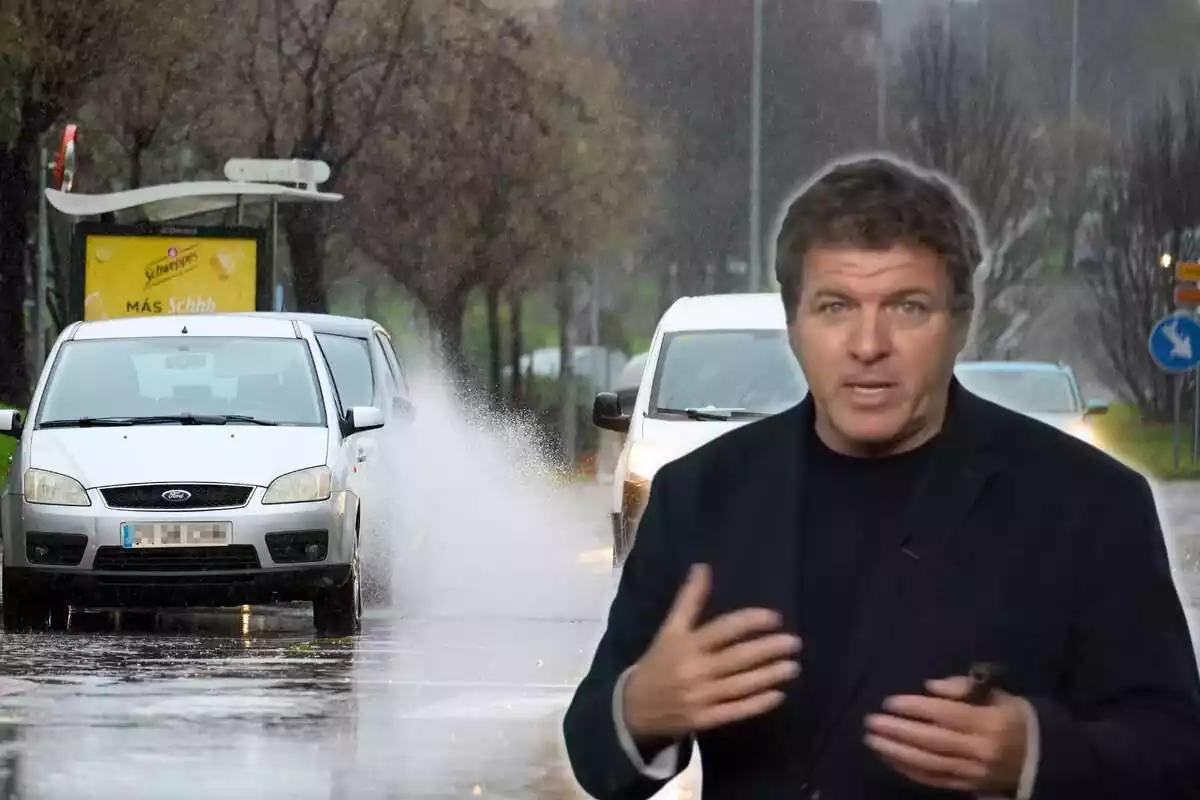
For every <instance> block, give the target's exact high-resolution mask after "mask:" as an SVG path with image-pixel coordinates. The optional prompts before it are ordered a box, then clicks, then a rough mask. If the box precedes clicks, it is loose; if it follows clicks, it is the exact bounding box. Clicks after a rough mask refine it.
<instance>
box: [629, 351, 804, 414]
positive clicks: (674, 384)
mask: <svg viewBox="0 0 1200 800" xmlns="http://www.w3.org/2000/svg"><path fill="white" fill-rule="evenodd" d="M658 364H659V366H658V371H657V374H656V375H655V380H654V387H653V390H652V392H651V396H650V409H651V413H652V414H659V413H662V412H664V411H666V412H668V413H669V412H670V411H672V410H673V411H680V410H685V409H705V408H716V409H732V410H738V411H745V412H748V413H752V414H774V413H777V412H779V411H782V410H784V409H786V408H788V407H790V406H793V405H795V404H796V403H798V402H800V401H801V400H802V399H804V395H805V393H806V392H807V391H808V382H807V381H805V379H804V373H803V372H802V371H801V370H800V364H799V363H798V362H797V361H796V357H795V355H794V354H793V353H792V349H791V346H790V345H789V343H788V338H787V332H786V331H783V330H722V331H688V332H681V333H671V334H667V335H666V336H665V337H664V338H663V346H662V354H661V355H660V356H659V360H658Z"/></svg>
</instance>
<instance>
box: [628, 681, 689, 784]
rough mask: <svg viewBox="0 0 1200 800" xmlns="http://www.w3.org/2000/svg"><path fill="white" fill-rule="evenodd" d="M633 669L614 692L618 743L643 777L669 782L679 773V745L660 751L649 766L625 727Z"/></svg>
mask: <svg viewBox="0 0 1200 800" xmlns="http://www.w3.org/2000/svg"><path fill="white" fill-rule="evenodd" d="M632 669H633V667H630V668H629V669H627V670H625V671H624V672H622V673H621V677H619V678H617V688H616V689H614V690H613V701H612V714H613V724H615V725H616V726H617V741H619V742H620V743H621V750H623V751H624V752H625V755H626V757H627V758H628V759H629V760H630V762H631V763H632V764H633V766H634V767H636V768H637V771H638V772H640V773H641V774H642V777H645V778H649V779H651V780H655V781H669V780H670V779H671V778H674V777H675V775H676V773H678V772H679V745H677V744H676V745H671V746H670V747H668V748H667V749H665V750H662V751H660V752H659V753H658V754H657V755H655V756H654V758H653V759H651V761H650V763H649V764H647V763H646V761H645V759H643V758H642V754H641V753H640V752H639V751H638V747H637V744H636V743H634V741H633V735H632V734H631V733H630V732H629V728H628V726H626V725H625V683H626V681H628V680H629V673H630V671H631V670H632Z"/></svg>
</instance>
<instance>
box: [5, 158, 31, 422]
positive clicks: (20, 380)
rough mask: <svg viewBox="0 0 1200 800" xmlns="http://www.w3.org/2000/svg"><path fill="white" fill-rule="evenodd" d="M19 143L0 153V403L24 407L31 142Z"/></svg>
mask: <svg viewBox="0 0 1200 800" xmlns="http://www.w3.org/2000/svg"><path fill="white" fill-rule="evenodd" d="M25 138H26V137H21V138H18V140H17V141H16V143H14V144H13V145H12V146H10V147H9V148H8V149H3V150H0V341H2V342H4V350H5V352H6V353H8V358H7V359H6V363H0V401H3V402H6V403H11V404H12V405H15V406H20V407H22V408H23V407H24V406H25V404H26V402H27V401H28V399H29V388H30V387H29V365H28V363H27V362H26V359H25V293H26V285H25V257H26V253H27V252H28V248H29V212H30V208H29V206H30V198H32V197H33V196H34V195H35V192H33V191H31V190H30V189H31V185H32V182H33V171H32V164H31V160H32V154H33V150H34V141H33V140H30V141H26V140H25Z"/></svg>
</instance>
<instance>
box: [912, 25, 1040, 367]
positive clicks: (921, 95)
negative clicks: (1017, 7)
mask: <svg viewBox="0 0 1200 800" xmlns="http://www.w3.org/2000/svg"><path fill="white" fill-rule="evenodd" d="M999 55H1000V54H995V53H993V54H990V56H989V61H988V62H987V63H986V64H985V63H984V62H983V61H982V59H981V58H980V57H979V56H978V54H976V53H975V52H973V51H971V50H968V49H967V48H964V47H961V46H959V44H958V43H957V41H956V40H955V39H954V38H952V37H947V36H945V35H944V32H943V28H942V23H941V21H940V20H939V19H936V18H935V19H930V20H929V21H928V22H926V23H925V24H924V25H922V26H921V27H920V28H918V29H917V30H916V32H915V33H914V34H913V38H912V42H911V44H910V46H909V48H908V50H907V51H906V52H905V53H904V54H903V56H902V59H901V65H900V73H899V80H898V81H897V86H896V93H895V94H896V108H897V116H898V120H899V126H898V130H897V131H896V134H895V136H894V139H893V141H896V142H898V143H899V147H900V149H901V150H902V152H904V153H905V154H906V155H908V156H909V157H911V158H913V159H914V160H915V161H917V162H919V163H921V164H924V165H927V166H930V167H933V168H935V169H938V170H940V171H942V172H944V173H946V174H948V175H950V176H951V177H953V178H954V179H955V180H957V181H958V182H959V183H960V184H961V185H962V186H963V187H964V189H965V190H966V191H967V193H968V194H969V196H970V199H971V200H972V201H973V203H974V205H975V207H976V210H977V211H978V212H979V217H980V222H981V224H982V226H983V231H984V233H985V235H986V238H987V240H988V244H989V247H988V254H987V256H986V258H985V260H984V263H983V264H982V265H980V268H979V270H978V271H977V273H976V278H975V292H976V306H975V308H976V313H975V315H974V317H973V319H972V329H971V335H970V337H969V342H968V345H967V348H968V351H967V355H968V356H972V357H985V356H996V357H1001V356H1003V355H1004V354H1005V353H1006V352H1008V351H1010V350H1011V349H1012V347H1013V344H1014V342H1015V341H1016V340H1017V337H1018V334H1019V327H1020V325H1021V324H1023V322H1024V321H1025V320H1027V319H1028V312H1029V304H1030V303H1031V301H1032V298H1031V297H1030V296H1028V295H1025V294H1023V293H1022V292H1021V289H1022V285H1023V284H1024V282H1026V281H1027V280H1028V279H1029V278H1031V277H1033V276H1034V275H1036V274H1037V272H1038V270H1039V268H1040V267H1041V250H1042V241H1043V233H1044V229H1045V226H1046V224H1047V221H1048V217H1049V209H1048V205H1047V204H1046V203H1045V202H1044V201H1043V199H1042V198H1043V191H1042V187H1040V186H1039V170H1040V168H1041V158H1040V151H1039V146H1038V142H1037V138H1036V136H1035V131H1034V128H1033V126H1032V125H1031V124H1030V120H1029V118H1028V117H1027V116H1026V114H1025V112H1024V110H1023V109H1022V108H1021V106H1020V105H1019V103H1018V102H1017V100H1016V98H1015V97H1014V94H1013V91H1012V89H1011V86H1010V82H1009V71H1008V69H1007V68H1006V65H1005V63H1004V62H1003V60H1002V59H1001V58H1000V57H999Z"/></svg>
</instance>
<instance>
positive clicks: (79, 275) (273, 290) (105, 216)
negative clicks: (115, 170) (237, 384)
mask: <svg viewBox="0 0 1200 800" xmlns="http://www.w3.org/2000/svg"><path fill="white" fill-rule="evenodd" d="M64 149H65V147H64ZM72 150H73V145H72ZM63 161H64V159H63V151H62V150H60V153H59V159H58V161H57V162H56V164H57V166H56V165H49V166H51V167H52V168H53V169H54V173H53V174H54V183H55V186H56V187H57V188H52V187H44V189H43V197H44V199H45V201H46V202H47V203H48V204H49V206H50V207H52V208H54V209H55V210H56V211H57V212H59V213H60V214H61V215H63V216H65V217H66V219H67V222H68V232H67V244H66V247H65V248H64V256H65V258H66V260H67V263H66V265H65V266H66V270H65V271H61V272H60V273H59V274H60V275H65V277H66V279H67V285H66V286H65V287H63V293H62V296H63V301H64V302H63V308H62V309H61V312H62V313H61V317H62V322H63V324H69V323H71V322H74V321H77V320H95V319H110V318H116V317H128V316H144V315H152V314H173V313H174V314H179V313H210V312H244V311H270V310H281V309H282V307H283V285H282V282H281V277H280V273H279V256H278V254H279V207H280V205H282V204H288V203H322V204H332V203H337V202H339V201H341V200H342V195H340V194H334V193H330V192H322V191H320V190H319V189H318V186H319V184H321V183H323V182H324V181H326V180H328V178H329V174H330V170H329V166H328V165H327V164H325V163H324V162H320V161H301V160H273V159H232V160H230V161H229V162H227V163H226V164H225V170H224V172H225V178H226V180H223V181H222V180H209V181H190V182H182V183H171V184H163V185H158V186H147V187H143V188H139V189H131V190H127V191H120V192H111V193H105V194H79V193H74V192H72V191H71V184H72V183H73V170H71V169H63V168H62V167H61V165H62V164H63ZM262 206H266V210H267V213H266V215H265V219H266V224H265V225H261V224H260V225H257V226H256V225H250V224H247V222H246V220H247V218H248V217H249V216H252V215H251V213H250V212H251V210H252V209H255V208H256V207H262ZM219 212H226V213H225V214H221V213H219ZM230 216H232V224H220V225H212V224H196V223H195V220H196V219H197V218H201V219H203V218H208V219H211V218H213V217H224V218H225V219H228V218H229V217H230ZM253 216H255V217H260V218H261V217H263V216H264V215H262V214H254V215H253ZM45 217H46V212H45V209H44V208H43V211H42V220H41V222H42V223H43V224H42V225H41V226H40V230H39V239H40V242H39V258H38V270H37V276H36V279H35V291H36V295H37V297H36V300H35V308H34V313H35V322H34V327H35V330H36V332H37V334H36V336H35V341H36V342H38V343H39V345H40V346H39V348H38V349H39V352H38V353H37V354H36V358H37V361H38V366H39V367H40V364H41V361H42V360H43V358H44V350H43V349H42V348H44V346H45V330H46V321H47V320H46V317H47V315H46V285H47V282H48V280H49V270H50V268H49V263H50V259H49V234H48V223H47V222H46V219H45ZM35 374H36V373H35Z"/></svg>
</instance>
